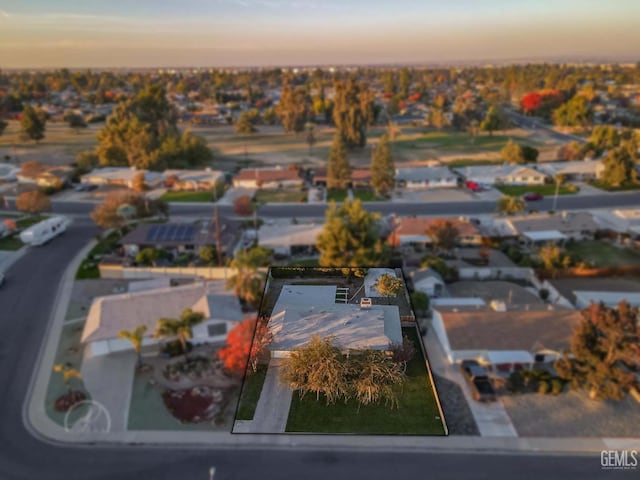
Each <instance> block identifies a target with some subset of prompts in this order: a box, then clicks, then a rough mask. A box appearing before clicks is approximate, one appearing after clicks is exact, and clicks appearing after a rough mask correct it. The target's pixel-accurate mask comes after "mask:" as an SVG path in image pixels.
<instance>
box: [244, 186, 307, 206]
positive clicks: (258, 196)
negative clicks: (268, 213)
mask: <svg viewBox="0 0 640 480" xmlns="http://www.w3.org/2000/svg"><path fill="white" fill-rule="evenodd" d="M253 199H254V201H256V202H257V203H306V201H307V192H306V191H300V190H263V189H260V190H256V193H255V195H254V196H253Z"/></svg>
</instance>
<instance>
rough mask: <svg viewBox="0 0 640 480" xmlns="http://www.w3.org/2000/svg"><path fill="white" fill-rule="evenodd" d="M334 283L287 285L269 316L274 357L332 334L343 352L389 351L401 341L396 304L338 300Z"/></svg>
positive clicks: (285, 354) (281, 355) (271, 346)
mask: <svg viewBox="0 0 640 480" xmlns="http://www.w3.org/2000/svg"><path fill="white" fill-rule="evenodd" d="M336 294H337V287H336V286H334V285H284V286H283V287H282V291H281V292H280V295H279V297H278V300H277V301H276V304H275V306H274V308H273V311H272V313H271V318H270V319H269V323H268V328H269V332H270V333H271V335H272V341H271V344H270V346H269V348H270V350H271V356H272V357H274V358H282V357H287V356H289V355H290V353H291V352H292V351H294V350H296V349H299V348H301V347H303V346H305V345H306V344H307V343H309V341H310V340H311V338H312V337H313V336H319V337H321V338H327V337H332V338H333V341H334V342H335V344H336V346H338V348H340V349H341V350H342V351H344V352H345V353H346V352H349V351H354V350H382V351H390V350H391V348H390V347H391V345H394V344H401V343H402V328H401V324H400V313H399V309H398V306H397V305H371V306H369V307H361V306H360V305H357V304H352V303H336Z"/></svg>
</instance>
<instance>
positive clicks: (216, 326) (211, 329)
mask: <svg viewBox="0 0 640 480" xmlns="http://www.w3.org/2000/svg"><path fill="white" fill-rule="evenodd" d="M226 333H227V324H226V323H213V324H211V325H207V334H208V335H209V336H210V337H219V336H220V335H226Z"/></svg>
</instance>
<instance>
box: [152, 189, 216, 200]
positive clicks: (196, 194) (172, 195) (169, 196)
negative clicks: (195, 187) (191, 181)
mask: <svg viewBox="0 0 640 480" xmlns="http://www.w3.org/2000/svg"><path fill="white" fill-rule="evenodd" d="M213 198H214V197H213V190H201V191H191V190H184V191H175V192H166V193H165V194H163V195H162V196H161V197H160V200H164V201H165V202H213Z"/></svg>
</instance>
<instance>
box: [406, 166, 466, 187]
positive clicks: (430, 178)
mask: <svg viewBox="0 0 640 480" xmlns="http://www.w3.org/2000/svg"><path fill="white" fill-rule="evenodd" d="M396 183H398V184H399V185H401V186H404V187H406V188H451V187H456V186H457V185H458V176H457V175H456V174H455V173H453V172H452V171H451V170H450V169H449V167H446V166H434V167H400V168H396Z"/></svg>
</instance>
